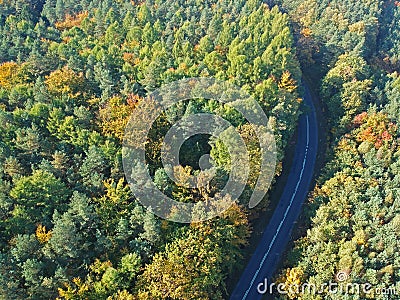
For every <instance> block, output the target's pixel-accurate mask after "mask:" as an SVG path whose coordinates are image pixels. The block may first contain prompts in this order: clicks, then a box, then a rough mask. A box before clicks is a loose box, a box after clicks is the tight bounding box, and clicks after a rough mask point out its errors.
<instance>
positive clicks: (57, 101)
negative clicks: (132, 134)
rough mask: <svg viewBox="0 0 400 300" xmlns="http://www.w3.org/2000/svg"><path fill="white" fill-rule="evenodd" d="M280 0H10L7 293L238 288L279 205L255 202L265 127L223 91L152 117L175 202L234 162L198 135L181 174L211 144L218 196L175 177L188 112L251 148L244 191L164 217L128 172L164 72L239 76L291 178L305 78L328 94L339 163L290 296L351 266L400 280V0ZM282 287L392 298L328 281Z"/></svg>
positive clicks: (317, 194)
mask: <svg viewBox="0 0 400 300" xmlns="http://www.w3.org/2000/svg"><path fill="white" fill-rule="evenodd" d="M267 3H268V5H267V4H266V3H264V2H262V1H260V0H249V1H245V0H237V1H223V0H206V1H199V0H188V1H183V0H174V1H172V0H167V1H159V0H148V1H128V0H93V1H91V0H57V1H49V0H47V1H44V0H35V1H27V0H16V1H11V0H0V124H1V131H0V231H1V235H0V298H1V299H56V298H59V299H110V300H112V299H121V300H122V299H124V300H125V299H128V300H130V299H146V300H147V299H210V300H216V299H225V298H227V297H228V296H229V295H228V294H229V292H228V290H229V288H230V287H228V286H227V278H229V277H232V276H233V275H234V274H236V273H237V272H239V271H240V270H241V269H242V268H243V265H244V261H243V254H244V249H245V247H246V246H248V241H249V236H250V233H251V226H252V224H253V223H252V222H253V221H254V218H255V217H256V216H258V215H261V214H262V213H263V212H264V211H265V209H268V207H269V206H270V200H269V199H268V197H265V199H264V200H263V202H262V205H261V206H260V207H259V208H258V209H256V210H252V211H249V210H248V209H247V208H246V206H245V205H244V204H245V203H247V202H248V199H249V197H250V195H251V193H252V190H253V189H254V185H255V180H256V178H257V175H258V173H257V172H259V164H260V161H259V160H260V148H259V147H258V143H257V142H258V141H257V138H256V136H255V134H254V130H253V129H252V127H251V126H250V124H249V123H248V122H246V121H245V120H244V119H243V117H242V116H240V114H238V112H237V111H236V110H234V109H232V108H231V107H229V106H226V105H219V104H216V103H215V101H212V100H210V99H196V100H195V99H191V100H188V101H186V102H184V103H182V104H181V105H176V106H174V107H172V108H171V109H170V110H168V111H167V112H166V113H165V114H162V115H161V116H160V117H159V118H158V119H157V120H156V122H155V124H154V126H153V127H152V129H151V131H150V135H149V140H148V143H147V144H146V161H147V163H148V169H149V171H150V174H151V176H152V178H153V180H154V183H155V184H156V186H157V187H158V188H159V189H160V190H162V191H163V192H164V193H165V194H166V195H168V196H170V197H172V198H174V199H175V200H177V201H181V202H199V201H205V199H208V197H209V196H210V195H211V194H213V193H215V191H216V190H218V189H220V188H221V186H223V184H224V183H225V182H226V178H227V176H228V173H229V169H230V157H229V153H227V149H226V147H225V146H224V143H223V142H222V141H221V140H218V139H213V138H210V137H209V136H208V135H198V136H195V137H194V138H192V139H189V140H188V141H187V142H186V143H185V144H184V146H183V147H184V149H186V150H185V151H183V152H184V153H182V157H181V158H182V161H184V164H185V166H184V167H182V168H179V169H177V170H174V172H176V174H177V175H179V177H180V178H187V177H188V176H189V175H192V174H196V173H198V172H199V164H198V159H199V157H201V156H202V155H203V154H210V155H211V157H212V158H213V161H214V163H215V167H216V168H217V173H216V174H217V176H216V179H215V180H214V181H213V182H212V186H210V187H208V189H207V190H205V189H196V188H187V187H185V185H182V186H179V185H176V184H173V183H172V182H171V180H170V179H169V178H168V176H167V174H166V172H165V171H164V170H163V168H162V162H161V159H160V155H159V154H160V147H161V143H162V137H163V136H164V135H165V133H166V132H167V131H168V130H169V128H170V127H171V126H172V124H173V123H174V122H175V121H176V120H177V119H179V118H181V117H183V116H187V115H189V114H193V113H202V112H204V113H214V114H218V115H220V116H222V117H224V118H225V119H226V120H228V121H229V122H230V123H232V124H234V125H235V127H236V130H237V132H239V133H240V134H241V136H243V139H244V140H245V142H246V145H247V146H248V148H249V149H250V150H251V151H250V152H251V155H250V166H251V167H252V173H251V175H250V176H249V179H248V181H247V182H246V189H245V191H244V193H243V195H242V197H241V198H240V199H239V201H238V202H237V203H236V204H235V205H233V206H232V207H231V208H230V209H229V210H228V211H226V212H225V213H224V214H223V215H222V216H220V217H218V218H215V219H213V220H210V221H207V222H203V223H192V224H190V225H181V224H177V223H172V222H168V221H165V220H162V219H160V218H158V217H156V216H155V215H154V214H153V212H152V211H151V210H148V209H146V208H145V207H143V206H142V205H140V204H139V203H138V202H137V201H136V199H135V197H134V196H133V194H132V192H131V190H130V188H129V186H128V184H127V182H126V179H125V176H124V171H123V163H122V141H123V137H124V130H125V127H126V124H127V122H128V120H129V117H130V116H131V114H132V112H133V111H134V110H135V109H136V108H137V107H138V104H139V103H145V102H144V101H146V100H145V96H146V95H148V94H149V93H150V92H152V91H154V90H155V89H157V88H158V87H160V86H162V85H163V84H166V83H170V82H174V81H177V80H179V79H183V78H191V77H212V78H217V79H219V80H225V81H228V82H230V83H232V84H235V85H237V86H240V87H241V88H243V90H245V91H246V92H248V93H249V94H251V95H252V96H253V97H254V98H255V99H256V101H257V102H258V104H259V105H260V106H261V107H262V109H263V110H264V112H265V114H266V115H267V116H268V117H269V120H270V123H271V124H270V125H271V126H272V127H273V129H274V134H275V137H276V143H277V150H278V160H279V162H280V163H279V164H278V166H277V169H276V175H279V174H280V173H281V168H282V166H281V162H282V160H283V159H284V158H285V149H286V147H287V145H290V144H289V141H290V139H291V137H292V136H293V134H294V133H295V129H296V124H297V119H298V116H299V115H300V114H301V111H302V110H303V109H307V108H306V107H304V106H303V105H302V100H301V98H300V96H301V89H300V88H299V86H300V81H301V77H302V72H303V73H304V74H305V75H306V77H308V78H311V79H312V85H313V86H312V88H313V89H314V90H315V92H316V93H317V94H318V97H319V98H320V100H321V103H320V104H319V105H320V106H321V111H322V113H323V116H322V118H323V119H324V120H325V121H326V131H327V143H326V144H327V145H326V146H327V151H326V153H321V155H324V156H325V158H326V161H327V163H326V166H325V167H324V168H323V170H322V172H321V175H320V176H319V178H318V179H317V185H316V187H315V188H314V190H313V191H312V193H311V194H310V196H309V199H308V202H307V205H306V207H305V209H304V212H303V214H302V222H301V224H302V228H300V229H299V232H300V236H301V237H299V238H298V239H297V240H296V241H294V244H293V247H292V249H290V250H289V251H288V253H287V255H286V256H285V259H284V263H283V267H282V269H281V270H279V272H278V274H277V281H278V282H282V283H285V284H286V287H287V288H288V290H289V287H290V285H291V284H293V283H314V284H316V285H320V284H322V283H326V282H328V281H330V280H334V279H335V274H337V273H338V272H345V273H346V274H348V277H349V279H348V280H349V281H351V282H357V283H365V282H368V283H370V284H372V285H374V287H379V288H389V287H391V286H396V288H397V289H398V290H399V289H400V286H399V282H400V261H399V258H398V255H397V249H399V241H400V231H399V228H400V218H399V215H400V211H399V209H400V207H399V201H400V189H399V188H400V171H399V170H400V165H399V162H400V145H399V140H400V126H399V124H398V122H399V119H400V74H399V73H400V56H399V55H400V3H399V2H398V1H395V0H384V1H378V0H366V1H356V0H348V1H339V0H335V1H326V0H306V1H300V0H277V1H267ZM275 5H276V6H275ZM300 67H302V70H301V69H300ZM323 148H324V147H321V149H323ZM188 149H190V151H188ZM304 228H305V229H304ZM276 298H279V299H389V298H387V296H385V295H381V294H376V293H375V294H369V295H364V294H361V295H344V294H336V295H331V294H329V295H328V292H327V291H324V292H323V293H322V294H319V295H315V294H312V293H307V292H304V293H292V292H289V293H288V295H286V296H283V295H276Z"/></svg>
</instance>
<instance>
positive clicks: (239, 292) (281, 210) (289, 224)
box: [230, 84, 318, 300]
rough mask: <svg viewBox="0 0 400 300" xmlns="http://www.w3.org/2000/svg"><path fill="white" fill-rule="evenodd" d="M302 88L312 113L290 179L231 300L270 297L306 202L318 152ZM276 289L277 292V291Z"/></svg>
mask: <svg viewBox="0 0 400 300" xmlns="http://www.w3.org/2000/svg"><path fill="white" fill-rule="evenodd" d="M303 86H304V90H305V94H304V103H305V104H306V105H307V107H308V108H309V109H307V112H306V113H303V114H302V115H301V116H300V118H299V128H298V138H297V144H296V150H295V154H294V160H293V164H292V167H291V169H290V174H289V179H288V181H287V183H286V186H285V190H284V192H283V194H282V197H281V199H280V200H279V203H278V206H277V207H276V209H275V211H274V214H273V216H272V218H271V220H270V222H269V224H268V226H267V228H266V229H265V231H264V234H263V236H262V238H261V241H260V242H259V244H258V246H257V249H256V251H255V252H254V254H253V256H252V257H251V259H250V261H249V263H248V265H247V267H246V269H245V270H244V272H243V274H242V276H241V278H240V280H239V282H238V283H237V285H236V287H235V290H234V291H233V293H232V295H231V298H230V299H231V300H258V299H261V298H262V297H263V295H264V294H269V293H270V288H269V287H270V283H271V278H272V276H273V275H274V271H275V268H276V266H277V264H278V262H279V259H280V256H281V254H282V253H283V252H284V251H285V247H286V245H287V243H288V242H289V239H290V234H291V232H292V229H293V227H294V224H295V222H296V220H297V218H298V216H299V214H300V211H301V207H302V205H303V203H304V200H305V199H306V198H307V194H308V191H309V186H310V183H311V180H312V178H313V174H314V165H315V161H316V156H317V151H318V123H317V116H316V112H315V107H314V104H313V101H312V98H311V93H310V90H309V88H308V86H307V85H306V84H303ZM267 282H268V284H266V283H267ZM273 289H274V290H275V291H276V287H273Z"/></svg>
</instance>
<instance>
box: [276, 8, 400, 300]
mask: <svg viewBox="0 0 400 300" xmlns="http://www.w3.org/2000/svg"><path fill="white" fill-rule="evenodd" d="M281 5H282V7H284V9H285V10H286V11H287V12H288V14H289V15H291V16H292V19H293V22H294V28H296V29H295V30H296V36H297V39H296V40H297V47H298V52H299V54H298V57H299V58H300V61H301V63H302V64H303V68H305V69H308V72H310V73H311V74H310V73H309V76H318V77H319V78H320V79H319V84H318V87H317V88H318V90H319V95H320V97H321V100H322V102H323V104H324V105H325V107H326V112H327V117H328V129H329V133H328V135H327V136H328V137H327V139H328V146H327V153H326V161H327V163H326V165H325V166H324V168H323V169H322V172H321V175H320V177H319V178H318V179H317V183H316V186H315V189H314V190H313V191H312V192H311V193H310V197H309V199H308V203H307V204H306V207H305V209H304V212H303V215H302V222H303V226H305V228H307V230H303V233H302V234H301V237H299V238H298V239H297V240H295V241H294V243H293V247H292V249H290V250H289V251H288V253H287V255H286V257H285V261H284V265H283V267H282V269H281V271H280V273H279V274H278V275H277V280H278V281H279V282H282V283H284V284H285V286H286V287H287V288H289V287H290V286H291V285H292V284H302V283H305V282H307V283H312V284H315V285H316V286H321V284H322V283H324V282H328V281H332V280H335V274H338V273H339V272H342V273H345V274H346V278H347V279H346V282H345V283H348V282H355V283H370V284H371V285H373V286H374V287H376V288H377V289H374V290H373V292H371V293H368V294H367V293H361V294H356V293H354V294H350V295H348V294H344V293H340V292H339V293H337V294H329V293H328V291H327V289H326V290H325V291H323V293H321V294H318V295H315V294H313V293H312V292H309V291H307V290H306V291H305V292H302V291H301V292H300V293H297V292H293V291H290V290H289V289H288V291H289V292H288V295H286V296H284V297H283V296H277V297H276V298H279V299H313V300H314V299H396V297H398V296H394V295H385V294H380V293H379V292H377V291H379V290H385V289H386V290H388V289H390V288H391V287H394V288H395V289H396V290H397V291H399V288H400V286H399V280H400V271H399V268H400V261H399V257H398V249H399V246H400V239H399V238H400V232H399V228H400V223H399V216H400V214H399V213H400V203H399V201H400V165H399V163H400V144H399V141H400V128H399V124H398V121H399V120H400V77H399V72H400V69H399V67H400V65H399V53H400V44H399V33H400V27H399V23H400V3H399V2H398V1H346V2H341V1H330V2H327V1H319V0H317V1H314V0H310V1H304V2H303V1H302V2H301V3H300V1H285V0H283V1H281ZM316 74H318V75H316Z"/></svg>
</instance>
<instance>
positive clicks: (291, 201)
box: [242, 115, 310, 300]
mask: <svg viewBox="0 0 400 300" xmlns="http://www.w3.org/2000/svg"><path fill="white" fill-rule="evenodd" d="M309 144H310V123H309V118H308V115H307V145H306V153H305V155H304V159H303V167H302V169H301V172H300V178H299V180H298V181H297V185H296V189H295V191H294V193H293V195H292V198H291V199H290V203H289V206H288V207H287V208H286V211H285V214H284V216H283V219H282V221H281V222H280V223H279V226H278V229H277V230H276V232H275V235H274V237H273V238H272V241H271V243H270V244H269V246H268V251H267V252H266V253H265V254H264V256H263V259H262V260H261V263H260V265H259V267H258V269H257V270H256V273H255V274H254V276H253V278H252V280H251V282H250V286H249V288H248V289H247V290H246V293H245V294H244V296H243V298H242V300H245V299H246V298H247V295H248V294H249V292H250V290H251V288H252V286H253V284H254V281H255V280H256V277H257V276H258V274H259V273H260V271H261V268H262V266H263V264H264V262H265V260H266V259H267V257H268V255H269V252H270V251H271V248H272V246H273V245H274V243H275V240H276V238H277V237H278V234H279V231H280V230H281V228H282V226H283V222H285V220H286V217H287V215H288V213H289V210H290V208H291V207H292V204H293V201H294V197H295V196H296V194H297V191H298V189H299V186H300V182H301V180H302V178H303V174H304V169H305V166H306V161H307V154H308V147H309Z"/></svg>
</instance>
